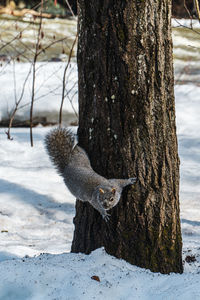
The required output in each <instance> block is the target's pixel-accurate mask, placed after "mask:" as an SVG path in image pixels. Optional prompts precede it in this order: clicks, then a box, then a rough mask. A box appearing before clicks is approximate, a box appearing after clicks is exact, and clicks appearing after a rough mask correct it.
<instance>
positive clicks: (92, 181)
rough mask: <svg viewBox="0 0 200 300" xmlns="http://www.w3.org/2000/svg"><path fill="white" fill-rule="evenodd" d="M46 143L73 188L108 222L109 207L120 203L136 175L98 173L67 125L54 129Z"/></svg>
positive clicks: (58, 167)
mask: <svg viewBox="0 0 200 300" xmlns="http://www.w3.org/2000/svg"><path fill="white" fill-rule="evenodd" d="M45 145H46V149H47V152H48V154H49V156H50V159H51V161H52V162H53V164H54V165H55V166H56V168H57V171H58V172H59V173H60V175H61V176H62V177H63V178H64V182H65V184H66V186H67V188H68V189H69V191H70V192H71V193H72V194H73V195H74V196H75V197H76V198H77V199H78V200H81V201H83V202H89V203H90V204H91V205H92V206H93V207H94V208H95V209H96V210H97V211H98V212H99V213H100V214H101V216H102V217H103V219H104V220H105V221H106V222H107V221H108V220H109V216H110V215H109V214H108V213H107V211H108V210H110V209H111V208H113V207H114V206H115V205H117V203H118V202H119V200H120V197H121V193H122V190H123V188H124V187H125V186H127V185H132V184H134V183H135V182H136V178H129V179H106V178H105V177H103V176H101V175H99V174H97V173H96V172H95V171H94V170H93V169H92V167H91V164H90V160H89V158H88V155H87V154H86V152H85V150H84V149H83V148H81V147H80V146H78V144H77V143H76V138H75V135H74V134H73V133H72V132H71V131H70V130H68V129H66V128H55V129H53V130H51V131H50V132H49V133H48V134H47V135H46V137H45Z"/></svg>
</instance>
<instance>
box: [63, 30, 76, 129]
mask: <svg viewBox="0 0 200 300" xmlns="http://www.w3.org/2000/svg"><path fill="white" fill-rule="evenodd" d="M77 38H78V33H77V34H76V37H75V39H74V41H73V44H72V47H71V50H70V53H69V57H68V62H67V65H66V67H65V69H64V74H63V84H62V98H61V105H60V111H59V127H61V125H62V110H63V104H64V99H65V87H66V73H67V69H68V67H69V64H70V61H71V57H72V53H73V49H74V46H75V44H76V40H77Z"/></svg>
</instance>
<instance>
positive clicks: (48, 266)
mask: <svg viewBox="0 0 200 300" xmlns="http://www.w3.org/2000/svg"><path fill="white" fill-rule="evenodd" d="M195 26H197V25H195ZM184 43H185V41H184ZM179 44H180V42H179ZM176 47H178V43H177V44H176ZM174 52H175V54H177V53H178V48H175V49H174ZM187 63H188V62H182V61H181V60H179V59H178V60H175V68H176V71H177V70H180V69H181V68H182V67H185V66H186V65H187ZM198 66H199V64H198V62H197V63H196V62H191V63H190V67H191V69H192V70H194V68H195V67H198ZM13 67H14V66H13V65H12V64H10V65H7V66H6V67H5V68H4V67H2V69H1V72H0V82H1V95H0V117H1V119H3V118H5V117H6V116H7V115H8V113H9V112H10V111H12V108H13V106H14V103H15V94H14V92H13V91H14V88H13V86H14V85H13V77H11V76H13ZM37 68H38V74H37V84H36V89H37V92H36V98H37V100H36V102H35V110H34V111H35V115H38V114H40V115H41V116H43V115H45V116H46V117H47V118H49V119H51V120H52V116H53V119H55V120H57V116H58V112H59V106H60V100H61V98H60V94H61V87H60V84H61V82H62V74H63V70H64V64H63V63H48V64H46V63H38V64H37ZM28 70H29V65H28V64H17V63H16V64H15V72H16V74H17V75H18V80H17V85H16V95H17V98H18V97H19V95H20V93H21V86H22V83H23V81H24V78H25V76H26V74H27V72H28ZM68 76H69V80H68V83H67V91H68V92H69V94H70V97H74V98H73V99H74V100H73V103H74V105H75V108H76V109H77V85H76V81H77V71H76V65H75V64H74V63H71V66H70V69H69V73H68ZM192 76H196V77H195V78H194V77H192ZM198 76H199V74H196V75H195V74H194V72H193V73H192V74H182V75H181V78H180V79H182V80H183V81H184V80H190V79H191V81H193V83H190V84H185V83H184V84H181V85H176V87H175V96H176V115H177V133H178V142H179V155H180V160H181V182H180V204H181V225H182V234H183V259H184V273H183V274H181V275H180V274H170V275H162V274H159V273H152V272H150V271H149V270H145V269H141V268H138V267H136V266H133V265H130V264H129V263H127V262H125V261H124V260H119V259H116V258H114V257H112V256H110V255H108V254H106V253H105V251H104V249H103V248H101V249H97V250H95V251H93V252H92V253H91V254H90V255H84V254H80V253H78V254H73V253H70V248H71V241H72V238H73V230H74V227H73V217H74V214H75V199H74V197H73V196H72V195H71V194H70V193H69V192H68V190H67V189H66V187H65V185H64V183H63V180H62V178H61V177H59V176H58V174H57V173H56V171H55V169H54V168H53V166H52V164H51V162H50V160H49V158H48V156H47V154H46V152H45V149H44V143H43V140H44V136H45V134H46V133H47V132H48V131H49V130H50V127H46V128H44V127H40V126H39V127H36V128H33V134H34V147H33V148H31V147H30V142H29V129H27V128H15V129H12V130H11V136H12V137H13V140H12V141H9V140H7V136H6V134H5V131H6V129H5V128H0V300H25V299H28V300H62V299H63V300H73V299H74V300H75V299H76V300H79V299H81V300H82V299H87V300H91V299H97V300H98V299H99V300H101V299H105V300H112V299H117V300H127V299H128V300H129V299H130V300H132V299H136V300H137V299H141V300H165V299H166V300H177V299H178V300H179V299H180V300H190V299H193V300H199V299H200V290H199V286H200V171H199V170H200V122H199V115H200V99H199V95H200V86H199V84H195V83H194V81H196V82H197V81H198V80H199V79H198ZM11 78H12V80H11ZM47 78H48V81H47V80H46V79H47ZM46 83H47V84H46ZM30 95H31V81H30V82H29V83H27V86H26V89H25V94H24V98H23V102H22V103H21V105H26V106H23V107H22V108H21V109H20V110H19V113H18V117H19V118H21V119H25V118H27V116H28V114H29V108H28V105H27V103H28V102H29V100H30ZM43 95H45V97H43ZM64 110H65V112H66V116H67V117H68V116H69V114H72V113H73V108H72V107H71V103H70V101H69V99H66V101H65V107H64ZM192 258H194V260H195V261H194V262H189V260H190V259H192ZM92 276H98V277H99V280H100V281H96V280H94V279H92Z"/></svg>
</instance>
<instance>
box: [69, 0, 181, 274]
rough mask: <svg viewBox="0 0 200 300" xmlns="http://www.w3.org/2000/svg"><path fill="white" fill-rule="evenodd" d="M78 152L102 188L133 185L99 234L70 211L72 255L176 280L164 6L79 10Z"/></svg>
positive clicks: (122, 3)
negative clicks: (95, 254) (105, 258)
mask: <svg viewBox="0 0 200 300" xmlns="http://www.w3.org/2000/svg"><path fill="white" fill-rule="evenodd" d="M78 5H79V45H78V68H79V112H80V120H79V144H80V145H81V146H82V147H83V148H84V149H85V150H86V151H87V153H88V154H89V157H90V160H91V163H92V166H93V168H94V169H95V171H96V172H98V173H99V174H101V175H103V176H105V177H107V178H127V177H133V176H136V177H137V178H138V182H137V184H136V186H135V187H129V188H126V189H125V190H124V192H123V197H122V199H121V200H120V202H119V204H118V205H117V206H116V207H115V208H114V209H112V210H111V211H110V213H111V220H110V222H109V224H108V225H107V224H105V222H104V221H103V220H102V218H101V216H100V215H99V213H98V212H97V211H95V210H94V209H93V208H92V206H90V205H89V204H88V205H87V204H83V203H82V202H80V201H77V203H76V217H75V218H74V224H75V232H74V239H73V243H72V252H83V253H90V252H91V251H92V250H94V249H96V248H98V247H101V246H104V247H105V249H106V251H107V253H110V254H112V255H114V256H116V257H119V258H123V259H125V260H127V261H128V262H130V263H132V264H136V265H138V266H141V267H144V268H149V269H151V270H152V271H155V272H162V273H169V272H182V256H181V248H182V241H181V230H180V219H179V158H178V154H177V139H176V125H175V107H174V92H173V82H174V77H173V64H172V40H171V1H168V0H166V1H162V0H159V1H155V0H148V1H137V0H134V1H133V0H90V1H89V0H87V1H86V0H85V1H84V0H79V1H78Z"/></svg>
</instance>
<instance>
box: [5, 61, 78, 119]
mask: <svg viewBox="0 0 200 300" xmlns="http://www.w3.org/2000/svg"><path fill="white" fill-rule="evenodd" d="M65 65H66V64H65V63H63V62H57V63H55V62H54V63H53V62H48V63H47V62H39V63H37V64H36V82H35V102H34V116H37V117H38V116H39V117H46V119H47V122H50V121H51V122H58V115H59V109H60V104H61V99H62V96H61V95H62V81H63V73H64V68H65ZM30 67H31V66H30V64H28V63H22V64H20V63H15V64H13V62H11V63H10V64H7V65H3V67H1V68H0V82H1V95H0V121H1V120H3V119H7V118H8V117H9V115H10V114H11V112H12V111H13V109H14V108H15V102H16V100H17V101H18V100H19V99H20V97H21V94H22V91H23V84H24V82H25V81H26V77H27V75H28V74H29V73H30V75H29V77H28V80H27V82H26V85H25V88H24V94H23V98H22V100H21V102H20V105H19V108H18V111H17V113H16V119H20V120H27V119H29V115H30V99H31V93H32V72H30V70H31V69H30ZM14 74H15V76H16V78H17V80H14ZM66 79H67V80H66V87H65V88H66V92H65V94H66V98H65V101H64V105H63V115H64V116H65V115H66V117H65V119H66V118H69V116H70V115H71V114H73V118H74V119H75V117H74V110H75V111H76V112H78V97H77V66H76V64H75V62H71V63H70V65H69V68H68V70H67V74H66ZM15 81H16V83H15ZM15 85H16V88H14V87H15ZM70 100H72V102H73V106H72V105H71V102H70Z"/></svg>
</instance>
